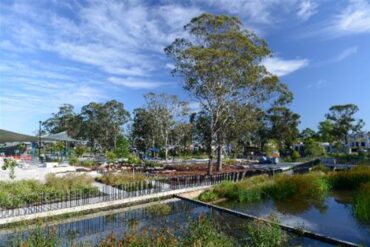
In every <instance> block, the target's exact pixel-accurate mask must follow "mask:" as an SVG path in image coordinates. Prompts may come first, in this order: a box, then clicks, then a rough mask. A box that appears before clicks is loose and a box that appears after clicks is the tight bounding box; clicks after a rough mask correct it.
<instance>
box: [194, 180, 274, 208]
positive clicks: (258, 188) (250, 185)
mask: <svg viewBox="0 0 370 247" xmlns="http://www.w3.org/2000/svg"><path fill="white" fill-rule="evenodd" d="M271 185H272V180H271V179H270V178H269V177H268V176H267V175H260V176H254V177H251V178H247V179H244V180H242V181H240V182H238V183H232V182H223V183H221V184H219V185H217V186H215V187H214V188H212V189H209V190H206V191H204V192H203V193H201V194H200V196H199V200H201V201H215V200H217V199H220V198H228V199H232V200H238V201H242V202H251V201H257V200H261V199H263V198H264V197H265V196H267V194H266V191H267V190H268V188H269V187H270V186H271Z"/></svg>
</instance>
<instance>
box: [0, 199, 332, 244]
mask: <svg viewBox="0 0 370 247" xmlns="http://www.w3.org/2000/svg"><path fill="white" fill-rule="evenodd" d="M166 204H167V205H169V206H170V207H171V211H170V213H169V214H167V215H153V214H152V213H150V211H149V210H147V207H143V206H136V207H130V208H123V209H118V210H114V211H107V212H103V213H101V214H93V215H86V216H83V217H80V218H73V219H66V220H64V221H59V222H53V223H51V222H50V223H48V226H47V227H46V228H49V229H51V228H53V229H55V231H56V233H57V234H58V236H60V237H61V239H62V246H70V245H71V243H85V244H86V243H90V244H91V245H93V246H95V245H96V244H97V243H98V242H99V241H101V240H102V239H105V238H106V237H107V236H109V235H110V234H111V233H115V234H116V235H117V236H123V234H124V233H125V232H128V231H129V230H130V229H132V227H135V228H136V229H138V230H139V231H142V230H145V229H148V228H150V227H155V228H157V229H161V228H164V227H169V228H171V229H172V230H174V232H175V234H176V235H177V236H180V237H181V236H182V235H183V234H184V233H185V232H186V228H187V227H188V226H189V223H188V222H190V220H191V219H196V218H198V217H201V216H202V215H206V216H209V217H211V218H212V219H213V220H214V221H215V222H217V224H218V223H219V226H220V227H221V229H222V231H224V232H225V233H226V234H227V235H229V236H232V237H234V238H235V239H237V240H238V243H239V244H240V245H243V244H245V241H246V239H247V234H246V230H245V229H246V224H247V223H248V222H247V220H245V219H241V218H238V217H236V216H232V215H229V214H225V213H220V212H219V211H215V210H211V209H209V208H206V207H203V206H199V205H196V204H193V203H191V202H187V201H182V200H178V199H170V200H167V201H166ZM244 209H246V208H244ZM261 212H262V211H261ZM31 228H32V226H31ZM43 229H45V228H43ZM28 231H29V230H24V229H23V230H16V229H2V230H0V246H12V245H11V244H12V241H14V239H16V238H19V237H26V236H27V234H28ZM297 245H301V246H330V245H327V244H324V243H322V242H319V241H316V240H312V239H308V238H305V237H301V236H293V235H289V243H288V246H297Z"/></svg>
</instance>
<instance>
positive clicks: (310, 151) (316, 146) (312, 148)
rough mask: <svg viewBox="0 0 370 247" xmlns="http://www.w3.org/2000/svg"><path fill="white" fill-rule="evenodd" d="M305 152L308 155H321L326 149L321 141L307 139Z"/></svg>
mask: <svg viewBox="0 0 370 247" xmlns="http://www.w3.org/2000/svg"><path fill="white" fill-rule="evenodd" d="M304 154H305V156H307V157H320V156H323V155H324V154H325V150H324V147H323V146H322V145H321V144H320V143H319V142H317V141H314V140H313V139H307V140H306V141H305V142H304Z"/></svg>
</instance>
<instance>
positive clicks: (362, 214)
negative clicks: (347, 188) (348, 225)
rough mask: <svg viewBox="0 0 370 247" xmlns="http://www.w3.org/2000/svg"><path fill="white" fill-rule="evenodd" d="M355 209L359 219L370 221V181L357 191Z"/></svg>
mask: <svg viewBox="0 0 370 247" xmlns="http://www.w3.org/2000/svg"><path fill="white" fill-rule="evenodd" d="M353 210H354V213H355V216H356V217H357V218H358V219H360V220H365V221H370V182H367V183H364V184H362V185H361V186H360V188H359V189H358V190H357V191H356V193H355V197H354V204H353Z"/></svg>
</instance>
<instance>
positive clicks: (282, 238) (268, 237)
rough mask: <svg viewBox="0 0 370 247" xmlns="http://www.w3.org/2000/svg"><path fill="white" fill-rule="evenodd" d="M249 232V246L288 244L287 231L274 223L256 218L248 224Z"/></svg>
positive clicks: (273, 246)
mask: <svg viewBox="0 0 370 247" xmlns="http://www.w3.org/2000/svg"><path fill="white" fill-rule="evenodd" d="M274 221H276V220H274ZM247 233H248V236H249V239H248V243H249V245H248V246H255V247H279V246H286V244H287V239H288V238H287V235H286V233H285V232H284V231H283V230H282V229H281V228H280V226H279V225H277V224H274V223H267V222H264V221H260V220H254V221H253V222H252V223H249V224H248V225H247Z"/></svg>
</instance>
